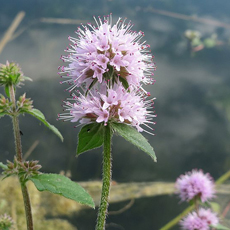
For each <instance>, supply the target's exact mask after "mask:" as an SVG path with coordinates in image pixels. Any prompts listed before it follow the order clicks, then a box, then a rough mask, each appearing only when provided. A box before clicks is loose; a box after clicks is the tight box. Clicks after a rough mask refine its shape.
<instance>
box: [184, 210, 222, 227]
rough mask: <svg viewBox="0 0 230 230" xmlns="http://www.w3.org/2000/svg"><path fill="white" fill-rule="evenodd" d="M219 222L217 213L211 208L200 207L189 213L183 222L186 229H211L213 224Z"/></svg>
mask: <svg viewBox="0 0 230 230" xmlns="http://www.w3.org/2000/svg"><path fill="white" fill-rule="evenodd" d="M218 223H219V219H218V217H217V214H216V213H214V212H212V211H211V210H210V209H204V208H199V209H198V210H197V211H194V212H191V213H189V214H188V215H187V216H186V217H185V218H184V219H183V220H182V221H181V222H180V224H181V227H182V229H184V230H197V229H198V230H210V229H211V226H214V227H215V226H216V225H217V224H218Z"/></svg>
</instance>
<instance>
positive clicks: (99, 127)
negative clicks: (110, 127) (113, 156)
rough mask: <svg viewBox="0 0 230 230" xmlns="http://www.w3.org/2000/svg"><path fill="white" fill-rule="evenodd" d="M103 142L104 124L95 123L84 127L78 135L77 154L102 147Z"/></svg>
mask: <svg viewBox="0 0 230 230" xmlns="http://www.w3.org/2000/svg"><path fill="white" fill-rule="evenodd" d="M103 140H104V125H103V124H101V123H96V122H95V123H91V124H88V125H85V126H83V127H82V129H81V131H80V132H79V134H78V146H77V154H78V155H79V154H81V153H83V152H85V151H88V150H91V149H95V148H98V147H100V146H101V145H102V144H103Z"/></svg>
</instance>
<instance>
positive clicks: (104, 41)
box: [59, 14, 155, 91]
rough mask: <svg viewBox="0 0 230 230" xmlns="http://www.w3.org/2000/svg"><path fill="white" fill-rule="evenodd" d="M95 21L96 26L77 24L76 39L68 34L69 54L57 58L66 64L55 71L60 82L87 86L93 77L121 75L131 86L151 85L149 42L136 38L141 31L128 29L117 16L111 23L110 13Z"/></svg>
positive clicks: (101, 79) (115, 78) (128, 26)
mask: <svg viewBox="0 0 230 230" xmlns="http://www.w3.org/2000/svg"><path fill="white" fill-rule="evenodd" d="M94 19H95V18H94ZM95 21H96V24H97V25H96V26H94V25H91V24H90V23H88V24H87V25H86V26H84V25H82V27H81V28H80V27H79V28H78V30H77V32H76V34H77V38H73V37H69V40H70V42H71V43H72V44H70V48H67V49H66V51H67V52H69V55H67V56H62V57H61V59H62V60H63V61H64V62H68V63H69V65H68V66H60V67H59V74H61V75H62V78H66V80H64V81H63V82H68V83H69V84H71V86H70V88H69V90H70V91H71V90H72V89H74V88H75V87H78V86H80V85H81V84H82V83H87V85H90V84H91V83H92V81H93V80H95V79H96V80H97V81H98V82H99V83H102V82H103V81H108V80H113V81H115V82H119V79H120V78H123V79H125V80H126V81H127V82H128V84H129V85H131V86H135V87H141V84H142V83H144V84H153V83H154V80H153V79H152V76H153V71H154V70H155V64H154V63H153V61H152V59H153V56H152V55H151V54H150V50H149V45H147V44H145V41H144V42H141V41H140V40H141V38H142V37H143V36H144V33H143V32H142V31H139V32H136V31H132V30H131V28H132V27H133V25H132V24H131V22H128V23H127V24H126V23H125V20H124V21H122V19H121V18H119V19H118V21H117V23H116V24H114V25H112V16H111V14H110V15H109V16H107V17H104V20H102V19H101V18H100V17H99V19H98V21H97V20H96V19H95Z"/></svg>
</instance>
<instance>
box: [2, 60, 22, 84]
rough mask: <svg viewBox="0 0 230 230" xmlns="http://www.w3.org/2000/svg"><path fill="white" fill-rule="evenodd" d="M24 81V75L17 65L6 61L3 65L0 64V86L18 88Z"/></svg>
mask: <svg viewBox="0 0 230 230" xmlns="http://www.w3.org/2000/svg"><path fill="white" fill-rule="evenodd" d="M24 80H25V78H24V74H23V73H22V71H21V68H20V67H19V65H17V64H15V63H13V62H11V63H10V62H8V61H7V62H6V64H5V65H4V64H0V85H5V86H10V85H14V86H18V85H20V83H21V82H22V81H24Z"/></svg>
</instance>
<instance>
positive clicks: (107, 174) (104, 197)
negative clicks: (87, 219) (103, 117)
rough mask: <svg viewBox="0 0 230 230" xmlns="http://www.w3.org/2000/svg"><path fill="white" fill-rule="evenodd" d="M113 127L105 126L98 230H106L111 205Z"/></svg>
mask: <svg viewBox="0 0 230 230" xmlns="http://www.w3.org/2000/svg"><path fill="white" fill-rule="evenodd" d="M111 137H112V134H111V127H110V124H109V123H108V124H107V126H105V133H104V153H103V184H102V192H101V203H100V206H99V210H98V216H97V225H96V230H104V229H105V220H106V215H107V212H108V205H109V202H108V200H109V191H110V183H111V175H112V172H111V167H112V162H111Z"/></svg>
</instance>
